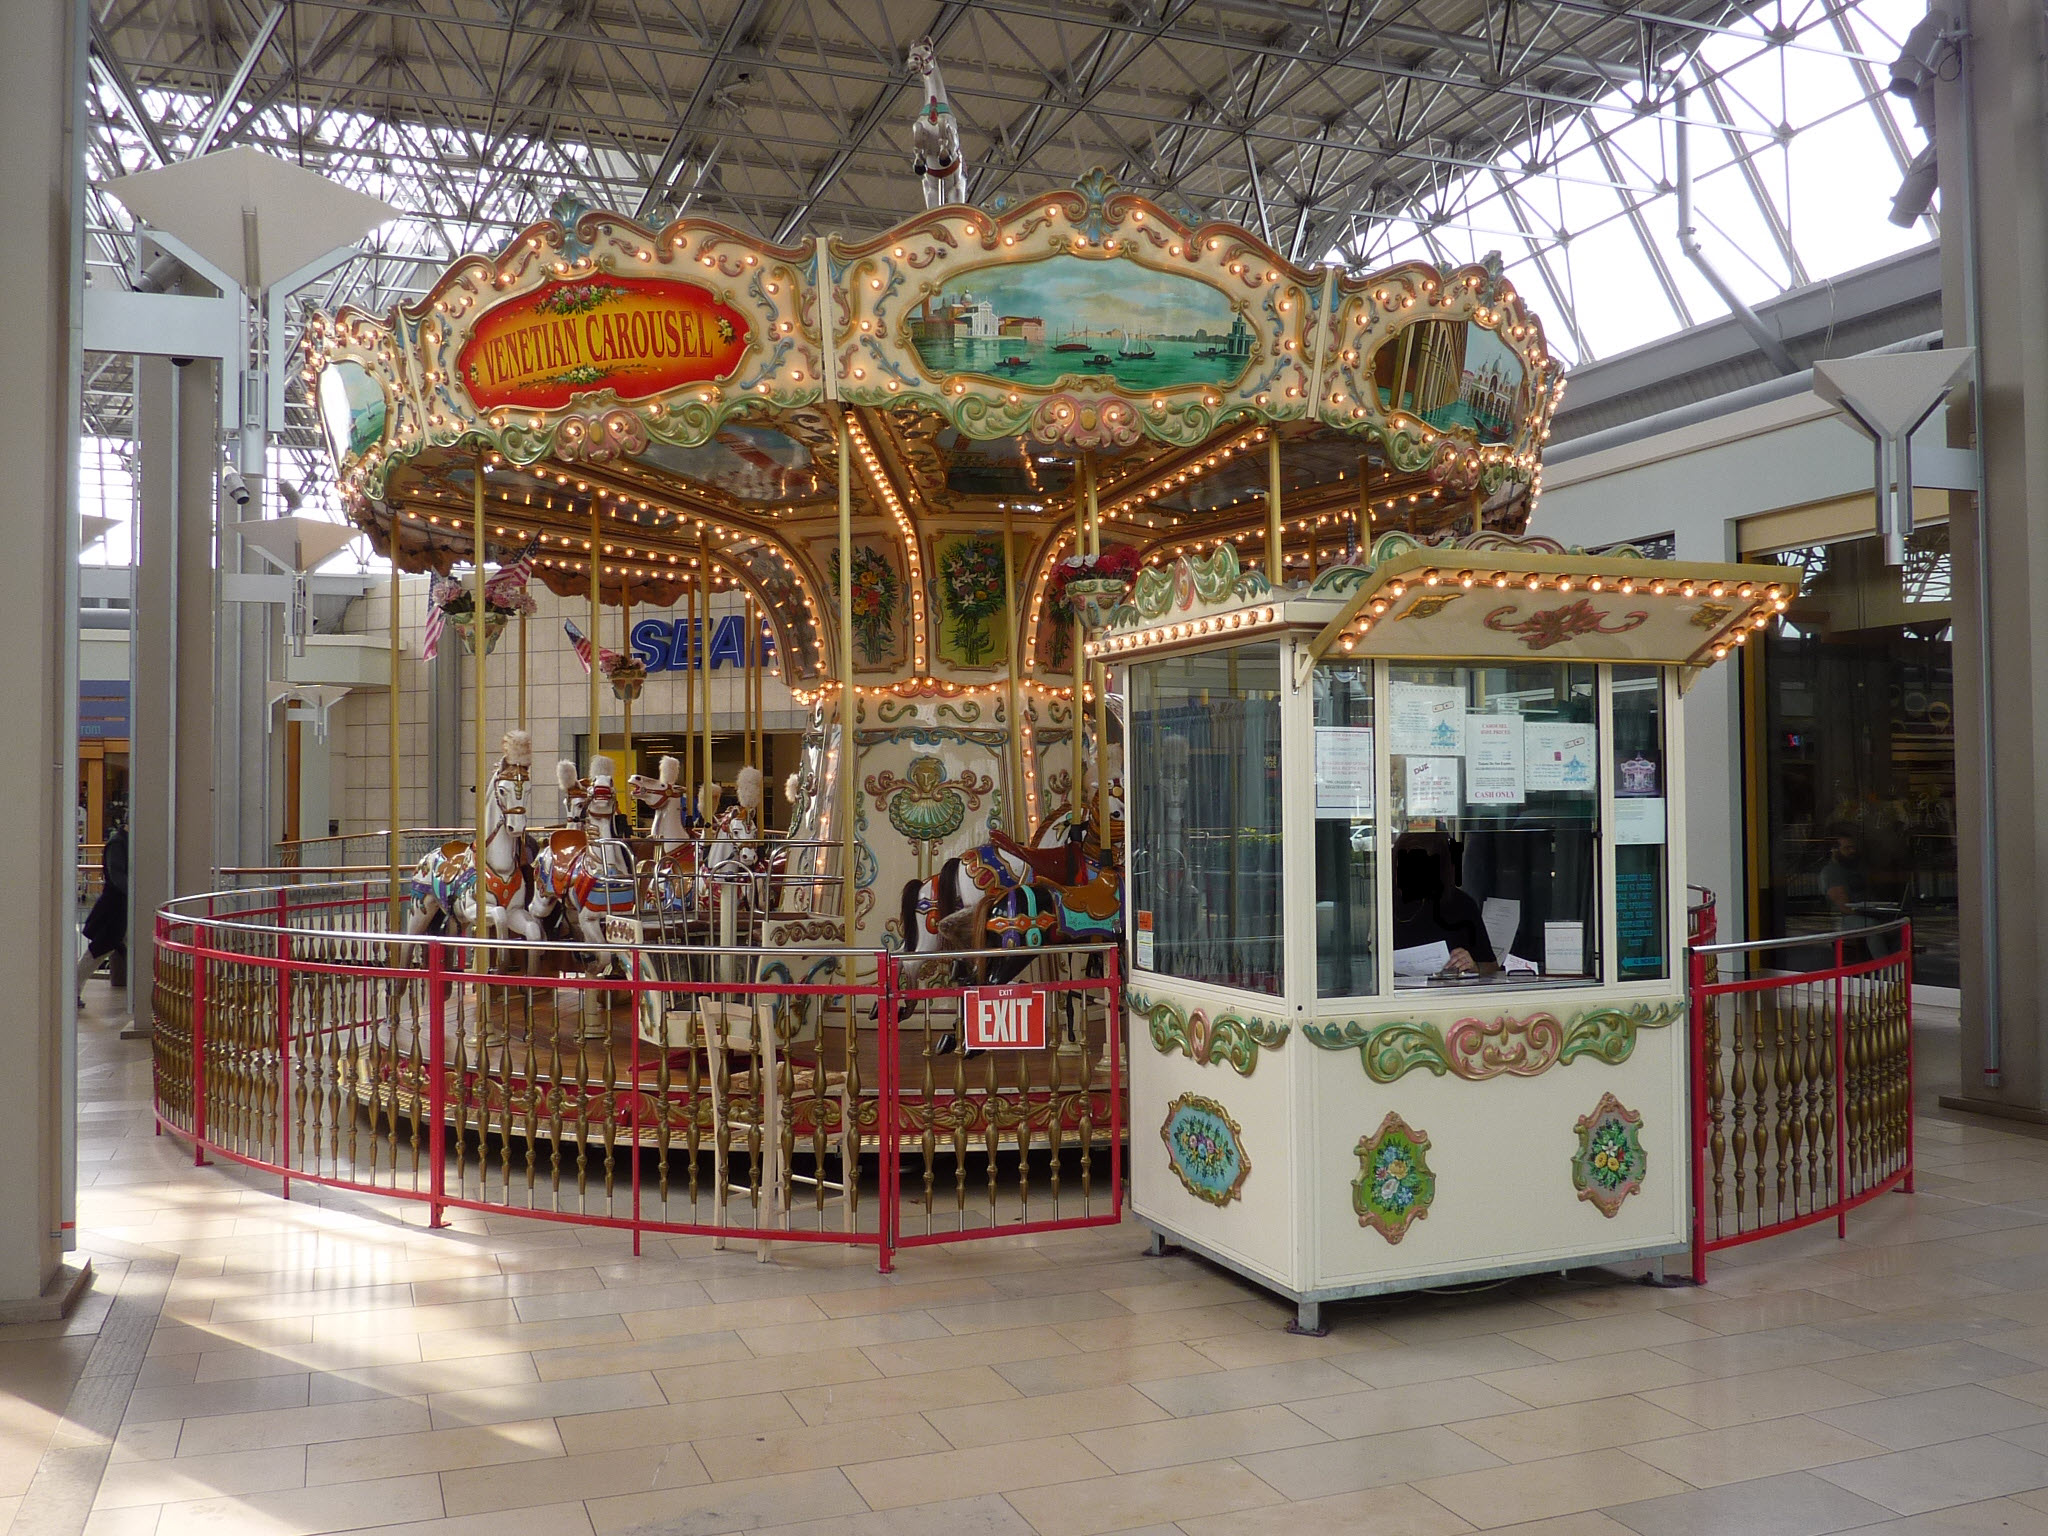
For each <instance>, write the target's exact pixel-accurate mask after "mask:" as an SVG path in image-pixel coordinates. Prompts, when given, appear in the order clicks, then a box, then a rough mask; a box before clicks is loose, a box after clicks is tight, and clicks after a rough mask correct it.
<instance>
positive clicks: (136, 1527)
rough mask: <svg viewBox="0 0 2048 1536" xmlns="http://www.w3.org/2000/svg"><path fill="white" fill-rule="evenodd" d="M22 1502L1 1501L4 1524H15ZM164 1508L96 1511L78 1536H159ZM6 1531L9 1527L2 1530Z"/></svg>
mask: <svg viewBox="0 0 2048 1536" xmlns="http://www.w3.org/2000/svg"><path fill="white" fill-rule="evenodd" d="M21 1503H22V1500H21V1499H19V1498H12V1499H7V1500H5V1501H0V1520H8V1521H12V1520H13V1519H14V1517H15V1515H16V1513H17V1512H18V1510H19V1508H20V1506H21ZM163 1513H164V1510H163V1506H162V1505H161V1504H137V1505H134V1506H132V1507H131V1508H127V1509H96V1510H94V1511H93V1512H92V1513H91V1514H89V1515H87V1516H86V1517H85V1524H84V1525H82V1526H80V1527H79V1528H78V1536H156V1530H157V1523H158V1522H159V1521H160V1520H162V1518H163ZM0 1529H5V1527H0Z"/></svg>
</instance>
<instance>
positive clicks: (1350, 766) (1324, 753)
mask: <svg viewBox="0 0 2048 1536" xmlns="http://www.w3.org/2000/svg"><path fill="white" fill-rule="evenodd" d="M1371 816H1372V727H1371V726H1369V725H1319V726H1317V727H1316V819H1317V820H1318V821H1328V820H1332V819H1334V820H1338V821H1364V820H1368V819H1370V818H1371Z"/></svg>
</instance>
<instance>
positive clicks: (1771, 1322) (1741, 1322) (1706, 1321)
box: [1676, 1291, 2048, 1333]
mask: <svg viewBox="0 0 2048 1536" xmlns="http://www.w3.org/2000/svg"><path fill="white" fill-rule="evenodd" d="M1676 1315H1677V1316H1679V1317H1682V1318H1684V1319H1685V1321H1687V1322H1688V1323H1697V1324H1699V1326H1700V1327H1702V1328H1711V1329H1712V1330H1713V1331H1714V1332H1716V1333H1759V1332H1763V1331H1765V1330H1768V1329H1774V1328H1796V1327H1799V1326H1801V1325H1803V1324H1806V1323H1832V1322H1844V1321H1854V1320H1856V1319H1860V1318H1868V1317H1874V1316H1876V1315H1877V1314H1875V1313H1873V1312H1867V1311H1865V1310H1864V1309H1863V1308H1862V1307H1852V1306H1850V1305H1849V1304H1848V1303H1847V1302H1844V1301H1839V1300H1837V1299H1836V1298H1835V1297H1833V1296H1823V1295H1821V1294H1820V1292H1818V1291H1775V1292H1771V1293H1769V1294H1766V1295H1762V1296H1749V1297H1745V1298H1743V1299H1742V1300H1740V1301H1709V1302H1703V1303H1701V1304H1700V1305H1698V1306H1693V1307H1682V1308H1679V1309H1678V1311H1677V1314H1676ZM2044 1321H2048V1319H2044Z"/></svg>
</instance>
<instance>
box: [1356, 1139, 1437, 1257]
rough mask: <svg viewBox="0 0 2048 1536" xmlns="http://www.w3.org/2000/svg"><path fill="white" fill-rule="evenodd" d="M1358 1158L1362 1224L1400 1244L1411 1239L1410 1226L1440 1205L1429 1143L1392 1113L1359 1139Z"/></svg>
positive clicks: (1360, 1217)
mask: <svg viewBox="0 0 2048 1536" xmlns="http://www.w3.org/2000/svg"><path fill="white" fill-rule="evenodd" d="M1357 1153H1358V1177H1357V1178H1356V1179H1354V1180H1352V1182H1351V1205H1352V1208H1353V1209H1354V1210H1356V1211H1357V1212H1358V1224H1359V1225H1360V1226H1361V1227H1371V1228H1372V1229H1373V1230H1374V1231H1375V1232H1377V1233H1379V1235H1380V1236H1381V1237H1384V1238H1385V1239H1386V1240H1387V1241H1388V1242H1390V1243H1398V1242H1399V1241H1401V1239H1402V1238H1404V1237H1406V1236H1407V1235H1408V1227H1409V1224H1410V1223H1411V1222H1417V1221H1420V1220H1422V1218H1423V1217H1425V1216H1427V1215H1428V1214H1429V1208H1430V1206H1431V1205H1432V1204H1433V1203H1434V1202H1435V1200H1436V1175H1435V1174H1434V1173H1432V1172H1430V1168H1429V1137H1428V1136H1427V1135H1425V1134H1424V1133H1423V1132H1421V1131H1418V1130H1416V1129H1415V1127H1414V1126H1412V1125H1410V1124H1408V1122H1407V1121H1405V1120H1403V1119H1402V1118H1401V1117H1400V1116H1399V1115H1397V1114H1394V1113H1392V1112H1391V1111H1390V1112H1389V1113H1388V1115H1387V1118H1386V1119H1384V1120H1382V1121H1381V1122H1380V1128H1379V1129H1378V1130H1376V1131H1374V1132H1373V1133H1372V1134H1371V1135H1370V1136H1361V1137H1360V1138H1359V1139H1358V1147H1357Z"/></svg>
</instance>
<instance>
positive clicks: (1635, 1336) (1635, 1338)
mask: <svg viewBox="0 0 2048 1536" xmlns="http://www.w3.org/2000/svg"><path fill="white" fill-rule="evenodd" d="M1503 1337H1505V1338H1506V1339H1507V1340H1508V1342H1509V1343H1511V1344H1519V1345H1521V1346H1522V1347H1523V1348H1524V1349H1533V1350H1535V1351H1536V1353H1537V1354H1539V1355H1543V1356H1546V1357H1547V1358H1549V1359H1552V1360H1582V1359H1584V1358H1586V1357H1587V1356H1589V1355H1613V1354H1619V1353H1620V1352H1621V1351H1623V1350H1626V1349H1655V1348H1657V1347H1658V1346H1660V1345H1666V1344H1687V1343H1691V1342H1693V1341H1694V1340H1697V1339H1711V1338H1713V1337H1714V1335H1713V1333H1712V1332H1710V1331H1709V1330H1708V1329H1705V1328H1701V1327H1698V1326H1696V1325H1695V1324H1692V1323H1688V1322H1685V1321H1684V1320H1683V1319H1681V1318H1679V1317H1677V1316H1674V1315H1673V1314H1671V1313H1669V1312H1628V1313H1623V1314H1621V1315H1620V1316H1617V1317H1600V1318H1593V1319H1591V1320H1589V1321H1586V1322H1579V1323H1551V1324H1548V1325H1546V1326H1543V1327H1538V1328H1516V1329H1514V1330H1512V1331H1510V1332H1508V1333H1506V1334H1504V1335H1503Z"/></svg>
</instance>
